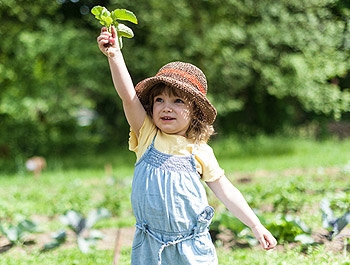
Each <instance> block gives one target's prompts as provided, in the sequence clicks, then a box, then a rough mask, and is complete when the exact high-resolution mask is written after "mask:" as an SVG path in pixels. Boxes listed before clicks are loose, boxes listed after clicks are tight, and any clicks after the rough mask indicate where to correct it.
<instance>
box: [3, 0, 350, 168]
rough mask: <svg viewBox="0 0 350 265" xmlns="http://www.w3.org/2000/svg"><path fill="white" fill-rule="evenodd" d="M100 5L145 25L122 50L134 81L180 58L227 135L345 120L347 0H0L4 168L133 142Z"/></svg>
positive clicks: (349, 96) (349, 48)
mask: <svg viewBox="0 0 350 265" xmlns="http://www.w3.org/2000/svg"><path fill="white" fill-rule="evenodd" d="M94 5H102V6H106V7H108V8H109V9H110V10H113V9H114V8H126V9H129V10H131V11H133V12H134V13H135V14H136V16H137V17H138V19H139V24H138V25H130V27H132V29H133V30H134V32H135V37H134V38H133V39H131V40H125V41H124V49H123V52H124V55H125V59H126V62H127V65H128V67H129V70H130V72H131V74H132V78H133V80H134V82H135V83H136V82H138V81H140V80H141V79H143V78H145V77H148V76H151V75H153V74H155V72H156V71H157V70H158V69H159V68H160V67H161V66H162V65H164V64H165V63H168V62H169V61H172V60H182V61H188V62H192V63H194V64H196V65H198V66H199V67H200V68H201V69H203V71H204V72H205V74H206V75H207V78H208V82H209V97H210V98H211V100H212V101H213V103H214V104H215V106H216V107H217V109H218V111H219V116H218V118H217V121H216V124H215V125H216V128H217V131H219V132H220V133H221V134H224V133H231V132H239V133H242V132H243V133H247V134H255V133H258V132H265V133H276V132H280V131H281V130H282V129H283V128H285V127H286V126H287V127H288V126H297V125H302V124H307V123H310V122H316V124H319V123H326V122H329V121H330V120H333V119H336V120H344V121H346V120H348V119H349V111H350V91H349V87H350V75H349V72H350V60H349V59H350V58H349V57H350V28H349V22H350V3H349V1H347V0H308V1H306V0H296V1H292V2H291V1H287V0H279V1H274V2H271V1H267V0H262V1H250V0H225V1H218V0H201V1H189V0H178V1H169V0H164V1H156V0H151V1H130V0H128V1H126V0H119V1H115V0H110V1H108V0H105V1H93V0H80V1H79V0H75V1H68V0H57V1H54V0H50V1H49V2H48V1H44V0H37V1H34V2H33V1H29V0H18V1H15V0H6V1H5V0H0V20H1V23H0V36H1V39H2V41H1V42H0V50H1V53H0V87H1V88H0V128H1V130H0V159H1V160H0V166H1V167H2V168H3V165H5V164H6V165H7V166H6V168H9V169H11V167H12V168H16V167H18V166H16V164H13V165H12V164H11V163H9V161H17V162H16V163H17V165H19V164H21V163H22V159H24V158H25V157H28V156H31V155H34V154H39V155H45V156H48V155H49V154H50V156H60V155H64V154H66V153H67V152H71V151H78V152H86V151H96V150H98V148H104V147H106V146H111V145H114V146H117V144H121V143H123V144H125V142H126V139H127V133H126V132H127V130H128V126H127V124H126V122H125V119H124V115H123V113H122V107H121V102H120V100H119V99H118V98H117V96H116V95H115V92H114V89H113V86H112V82H111V78H110V72H109V69H108V64H107V61H106V58H105V57H104V56H103V55H102V54H101V53H100V52H99V51H98V48H97V45H96V37H97V36H98V34H99V30H100V25H99V23H98V22H97V21H96V20H95V19H94V17H93V15H91V14H90V9H91V8H92V7H93V6H94ZM11 165H12V166H11Z"/></svg>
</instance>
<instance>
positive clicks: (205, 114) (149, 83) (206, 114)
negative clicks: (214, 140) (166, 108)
mask: <svg viewBox="0 0 350 265" xmlns="http://www.w3.org/2000/svg"><path fill="white" fill-rule="evenodd" d="M159 83H163V84H165V85H167V86H170V87H174V88H176V89H179V90H182V91H185V92H186V93H189V94H190V95H192V98H191V99H190V100H191V101H192V100H193V101H194V102H195V103H196V105H197V106H198V108H199V109H200V111H201V112H202V117H199V118H201V119H202V120H203V121H204V122H206V123H208V124H210V125H211V124H213V123H214V121H215V118H216V115H217V111H216V109H215V107H214V106H213V105H212V104H211V103H210V101H209V100H208V99H207V97H206V96H204V95H203V93H201V92H200V91H198V90H194V89H193V87H192V86H190V85H188V84H187V83H184V82H181V81H179V80H178V79H175V78H172V77H169V76H154V77H149V78H146V79H144V80H142V81H141V82H139V83H138V84H137V85H136V87H135V90H136V94H137V96H138V97H139V99H140V101H141V103H142V105H143V106H146V105H147V104H148V94H149V93H150V90H151V89H152V88H153V87H154V86H155V85H156V84H159Z"/></svg>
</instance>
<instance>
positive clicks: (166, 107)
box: [163, 102, 173, 112]
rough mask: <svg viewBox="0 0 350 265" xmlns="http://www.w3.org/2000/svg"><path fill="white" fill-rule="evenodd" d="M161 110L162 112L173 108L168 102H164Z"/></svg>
mask: <svg viewBox="0 0 350 265" xmlns="http://www.w3.org/2000/svg"><path fill="white" fill-rule="evenodd" d="M163 111H164V112H172V111H173V108H172V106H171V103H170V102H165V104H164V108H163Z"/></svg>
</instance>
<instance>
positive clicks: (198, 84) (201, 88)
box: [156, 68, 207, 95]
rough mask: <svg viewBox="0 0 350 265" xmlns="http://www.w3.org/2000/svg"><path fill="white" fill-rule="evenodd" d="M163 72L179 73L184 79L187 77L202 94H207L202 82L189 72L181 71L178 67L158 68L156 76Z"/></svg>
mask: <svg viewBox="0 0 350 265" xmlns="http://www.w3.org/2000/svg"><path fill="white" fill-rule="evenodd" d="M164 74H176V75H179V76H181V77H183V78H185V79H187V80H188V81H189V82H190V83H191V84H192V85H194V86H195V87H196V88H197V89H198V90H199V91H200V92H201V93H202V94H203V95H206V94H207V90H206V88H205V87H204V86H203V84H202V83H201V82H200V81H199V80H198V79H197V78H196V77H195V76H194V75H191V74H189V73H188V72H186V71H182V70H179V69H171V68H166V69H163V70H160V71H159V72H158V73H157V75H156V76H160V75H164Z"/></svg>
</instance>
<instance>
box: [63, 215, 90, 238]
mask: <svg viewBox="0 0 350 265" xmlns="http://www.w3.org/2000/svg"><path fill="white" fill-rule="evenodd" d="M60 220H61V222H62V223H63V224H65V225H67V226H69V227H70V228H72V229H73V231H74V232H75V233H76V234H79V233H80V232H81V231H82V230H83V229H84V228H85V218H84V217H83V216H82V215H81V214H80V213H78V212H77V211H74V210H69V211H67V212H66V214H65V215H61V216H60Z"/></svg>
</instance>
